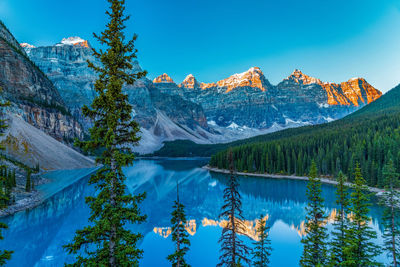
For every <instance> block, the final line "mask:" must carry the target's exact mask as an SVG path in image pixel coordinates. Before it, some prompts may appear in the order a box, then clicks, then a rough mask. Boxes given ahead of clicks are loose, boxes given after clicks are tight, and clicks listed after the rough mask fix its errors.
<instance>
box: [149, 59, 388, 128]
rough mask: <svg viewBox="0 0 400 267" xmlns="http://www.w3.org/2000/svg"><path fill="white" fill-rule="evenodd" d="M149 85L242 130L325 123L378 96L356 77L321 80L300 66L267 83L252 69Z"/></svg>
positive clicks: (214, 120) (211, 118)
mask: <svg viewBox="0 0 400 267" xmlns="http://www.w3.org/2000/svg"><path fill="white" fill-rule="evenodd" d="M155 86H156V87H157V88H159V89H160V90H161V91H162V92H164V93H168V94H173V95H180V96H182V97H184V98H185V99H188V100H190V101H192V102H195V103H197V104H200V105H201V106H202V107H203V109H204V112H205V114H206V117H207V120H208V122H209V123H211V124H216V125H217V126H220V127H230V128H238V127H239V128H240V129H241V130H242V131H246V128H256V129H269V128H271V127H278V128H282V127H290V126H299V125H308V124H318V123H324V122H329V121H332V120H336V119H339V118H342V117H343V116H345V115H347V114H349V113H351V112H353V111H355V110H357V109H358V108H360V107H362V106H364V105H366V104H368V103H370V102H372V101H375V100H376V99H378V98H379V97H380V96H381V95H382V93H381V92H380V91H379V90H377V89H375V88H374V87H372V86H371V85H370V84H368V83H367V82H366V81H365V80H364V79H361V78H357V79H351V80H349V81H347V82H343V83H341V84H335V83H326V82H322V81H321V80H319V79H316V78H313V77H310V76H308V75H305V74H303V73H302V72H301V71H300V70H295V71H294V72H293V73H292V74H291V75H290V76H289V77H288V78H286V79H284V80H283V81H282V82H281V83H279V84H278V85H276V86H273V85H271V84H270V83H269V81H268V80H267V79H266V78H265V76H264V74H263V73H262V71H261V70H260V69H259V68H257V67H253V68H250V69H249V70H248V71H246V72H243V73H240V74H234V75H232V76H230V77H229V78H227V79H224V80H221V81H218V82H216V83H201V82H198V81H197V80H196V79H195V78H194V76H193V75H189V76H188V77H187V78H186V79H185V80H184V82H183V83H181V84H180V85H179V86H177V85H176V84H174V83H168V84H163V85H162V86H160V85H159V84H155Z"/></svg>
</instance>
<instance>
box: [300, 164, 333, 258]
mask: <svg viewBox="0 0 400 267" xmlns="http://www.w3.org/2000/svg"><path fill="white" fill-rule="evenodd" d="M321 192H322V189H321V181H320V180H319V179H318V178H317V165H316V164H315V161H312V163H311V168H310V174H309V178H308V184H307V198H308V204H307V207H306V211H307V215H306V224H305V228H306V230H305V237H304V238H303V239H302V240H301V242H302V243H303V245H304V248H303V255H302V256H301V260H300V265H301V266H324V265H325V263H326V260H327V248H326V239H327V237H328V235H327V233H326V228H325V227H324V226H323V221H324V219H325V218H326V216H325V215H324V209H323V208H324V203H323V202H324V199H323V198H322V196H321Z"/></svg>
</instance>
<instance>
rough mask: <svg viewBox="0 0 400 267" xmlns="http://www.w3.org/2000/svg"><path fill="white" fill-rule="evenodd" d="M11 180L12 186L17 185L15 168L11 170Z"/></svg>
mask: <svg viewBox="0 0 400 267" xmlns="http://www.w3.org/2000/svg"><path fill="white" fill-rule="evenodd" d="M12 181H13V186H14V187H16V186H17V179H16V176H15V169H14V170H13V172H12Z"/></svg>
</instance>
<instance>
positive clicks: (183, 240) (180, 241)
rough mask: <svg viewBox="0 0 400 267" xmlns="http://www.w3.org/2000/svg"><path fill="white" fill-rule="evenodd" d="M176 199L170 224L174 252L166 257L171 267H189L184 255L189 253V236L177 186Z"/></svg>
mask: <svg viewBox="0 0 400 267" xmlns="http://www.w3.org/2000/svg"><path fill="white" fill-rule="evenodd" d="M176 190H177V192H176V194H177V198H176V201H175V204H174V206H173V209H174V210H173V212H172V214H171V215H172V218H171V224H172V241H174V242H175V252H174V253H172V254H171V255H169V256H168V257H167V259H168V260H169V261H170V262H171V264H172V266H182V267H189V266H190V265H189V264H187V263H186V260H185V255H186V253H187V252H188V251H189V246H190V241H189V235H188V233H187V231H186V229H185V225H186V215H185V207H184V205H183V204H182V203H181V202H180V201H179V191H178V185H177V186H176Z"/></svg>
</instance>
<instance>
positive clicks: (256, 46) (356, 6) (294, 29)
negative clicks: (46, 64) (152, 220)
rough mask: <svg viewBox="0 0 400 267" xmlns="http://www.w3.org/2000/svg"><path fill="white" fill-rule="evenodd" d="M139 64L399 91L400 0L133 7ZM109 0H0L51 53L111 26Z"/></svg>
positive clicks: (189, 1)
mask: <svg viewBox="0 0 400 267" xmlns="http://www.w3.org/2000/svg"><path fill="white" fill-rule="evenodd" d="M126 4H127V11H128V13H129V14H131V15H132V19H131V21H129V24H128V29H127V31H128V33H134V32H135V33H137V34H138V35H139V39H138V42H137V48H138V49H139V54H138V57H139V62H140V64H141V66H142V67H143V68H144V69H146V70H147V71H148V72H149V78H154V77H156V76H158V75H159V74H162V73H164V72H166V73H168V74H169V75H170V76H171V77H172V78H173V79H174V80H175V81H176V82H178V83H179V82H181V81H182V80H183V79H184V78H185V76H186V75H187V74H189V73H192V74H193V75H195V77H196V78H197V79H198V80H199V81H202V82H212V81H217V80H220V79H223V78H226V77H227V76H229V75H231V74H233V73H238V72H243V71H245V70H247V69H249V68H250V67H252V66H258V67H260V68H261V69H262V70H263V72H264V74H265V76H266V77H267V79H269V80H270V82H271V83H273V84H277V83H278V82H280V81H281V80H282V79H283V78H285V77H286V76H288V75H289V74H290V73H291V72H292V71H293V69H295V68H299V69H301V70H302V71H303V72H304V73H306V74H309V75H311V76H314V77H317V78H320V79H321V80H323V81H332V82H340V81H346V80H348V79H350V78H352V77H364V78H366V79H367V81H368V82H370V83H371V84H372V85H373V86H375V87H377V88H378V89H380V90H382V91H384V92H386V91H387V90H389V89H391V88H392V87H394V86H395V85H397V84H398V83H400V0H303V1H300V0H297V1H295V0H247V1H245V0H240V1H239V0H126ZM106 7H107V2H106V1H105V0H0V18H1V19H2V20H3V21H4V22H5V24H6V25H7V26H8V28H9V29H10V30H11V31H12V32H13V33H14V35H15V37H16V38H17V39H18V40H19V41H20V42H28V43H31V44H33V45H36V46H40V45H51V44H55V43H57V42H59V41H60V40H61V39H62V38H63V37H69V36H80V37H82V38H84V39H88V40H89V42H90V43H91V44H92V45H94V46H96V43H95V41H94V40H93V38H92V32H99V31H101V30H102V28H103V27H104V24H105V15H104V10H105V8H106Z"/></svg>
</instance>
